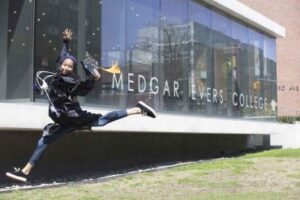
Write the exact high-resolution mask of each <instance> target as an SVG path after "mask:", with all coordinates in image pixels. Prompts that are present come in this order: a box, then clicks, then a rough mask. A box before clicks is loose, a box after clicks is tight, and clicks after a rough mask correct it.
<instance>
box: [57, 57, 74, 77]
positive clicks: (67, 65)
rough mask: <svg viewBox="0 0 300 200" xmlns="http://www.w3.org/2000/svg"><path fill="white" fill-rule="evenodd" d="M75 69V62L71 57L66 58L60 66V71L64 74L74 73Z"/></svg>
mask: <svg viewBox="0 0 300 200" xmlns="http://www.w3.org/2000/svg"><path fill="white" fill-rule="evenodd" d="M73 70H74V62H73V60H71V59H70V58H66V59H65V60H64V61H63V63H62V64H61V66H60V72H61V73H62V75H69V74H72V72H73Z"/></svg>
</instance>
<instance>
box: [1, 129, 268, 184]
mask: <svg viewBox="0 0 300 200" xmlns="http://www.w3.org/2000/svg"><path fill="white" fill-rule="evenodd" d="M40 134H41V133H40V132H39V131H35V132H34V131H31V132H29V131H12V130H10V131H1V132H0V147H1V150H0V160H1V165H0V169H1V170H0V171H1V174H0V184H1V185H9V184H13V183H12V182H11V181H9V180H8V179H7V178H6V177H5V176H4V175H5V172H6V171H7V170H11V169H12V167H13V166H18V167H23V166H24V164H26V162H27V161H28V159H29V157H30V156H31V153H32V151H33V150H34V148H35V145H36V142H37V140H38V139H39V137H40ZM265 137H266V136H263V135H229V134H228V135H221V134H174V133H171V134H167V133H164V134H158V133H136V132H134V133H128V132H125V133H124V132H123V133H121V132H109V133H107V132H106V133H101V132H74V133H71V134H69V135H65V136H64V137H63V138H61V139H59V140H58V141H56V142H54V143H53V144H51V145H50V146H49V147H48V149H46V151H45V154H44V155H43V157H42V158H41V160H40V162H39V163H38V164H37V165H36V167H35V168H34V170H33V173H32V175H31V179H33V181H31V182H33V183H34V182H35V181H38V182H40V181H43V180H44V181H47V182H49V181H66V180H72V179H74V176H75V177H78V176H81V177H82V176H84V177H92V176H94V175H95V174H98V175H99V174H100V175H105V174H110V173H116V172H122V170H136V169H141V168H147V167H151V166H156V165H162V164H168V163H174V162H180V161H192V160H200V159H205V158H213V157H221V156H226V155H231V154H233V153H239V152H241V151H245V150H247V149H253V148H255V147H259V148H269V145H268V144H266V142H264V141H265ZM267 138H269V136H267ZM266 141H267V140H266Z"/></svg>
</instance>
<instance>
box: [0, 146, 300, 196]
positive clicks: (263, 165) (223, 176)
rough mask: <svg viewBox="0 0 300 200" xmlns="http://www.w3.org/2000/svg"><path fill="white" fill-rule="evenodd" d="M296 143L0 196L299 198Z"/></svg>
mask: <svg viewBox="0 0 300 200" xmlns="http://www.w3.org/2000/svg"><path fill="white" fill-rule="evenodd" d="M299 198H300V149H285V150H271V151H265V152H261V153H254V154H247V155H245V156H241V157H236V158H224V159H216V160H210V161H205V162H199V163H194V164H186V165H181V166H178V167H174V168H169V169H165V170H161V171H155V172H143V173H137V174H133V175H128V176H124V177H120V178H116V179H113V180H110V181H106V182H100V183H87V184H82V183H80V182H79V183H72V184H67V185H65V186H61V187H57V188H42V189H34V190H27V191H26V190H18V191H13V192H8V193H0V199H32V200H34V199H53V200H54V199H55V200H56V199H62V200H65V199H86V200H91V199H105V200H106V199H137V200H140V199H155V200H156V199H180V200H181V199H213V200H215V199H228V200H229V199H230V200H232V199H243V200H244V199H270V200H271V199H272V200H274V199H299Z"/></svg>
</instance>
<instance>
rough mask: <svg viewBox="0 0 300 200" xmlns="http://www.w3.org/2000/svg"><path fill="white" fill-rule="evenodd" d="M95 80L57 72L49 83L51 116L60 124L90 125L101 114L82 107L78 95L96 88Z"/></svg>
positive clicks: (83, 94)
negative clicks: (84, 79) (83, 79)
mask: <svg viewBox="0 0 300 200" xmlns="http://www.w3.org/2000/svg"><path fill="white" fill-rule="evenodd" d="M94 82H95V81H94V80H89V79H88V80H86V81H80V79H79V77H77V76H75V75H69V76H64V75H61V74H59V73H57V74H56V75H55V76H54V77H53V79H52V80H51V82H50V84H49V92H48V94H49V99H50V101H51V103H50V106H49V116H50V117H51V119H52V120H53V121H54V122H56V123H59V124H62V125H66V126H72V127H80V126H88V125H90V124H91V123H92V122H94V121H95V120H97V119H98V118H99V116H101V115H100V114H93V113H89V112H87V111H84V110H82V109H81V107H80V104H79V102H78V101H77V96H85V95H86V94H88V92H89V91H90V90H91V89H93V88H94Z"/></svg>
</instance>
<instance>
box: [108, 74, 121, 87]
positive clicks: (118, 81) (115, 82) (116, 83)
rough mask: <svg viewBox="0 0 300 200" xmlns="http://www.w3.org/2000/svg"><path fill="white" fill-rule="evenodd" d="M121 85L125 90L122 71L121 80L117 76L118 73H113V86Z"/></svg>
mask: <svg viewBox="0 0 300 200" xmlns="http://www.w3.org/2000/svg"><path fill="white" fill-rule="evenodd" d="M120 86H121V90H123V75H122V73H121V74H120V76H119V80H118V78H117V76H116V74H113V80H112V83H111V88H112V89H119V87H120Z"/></svg>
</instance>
